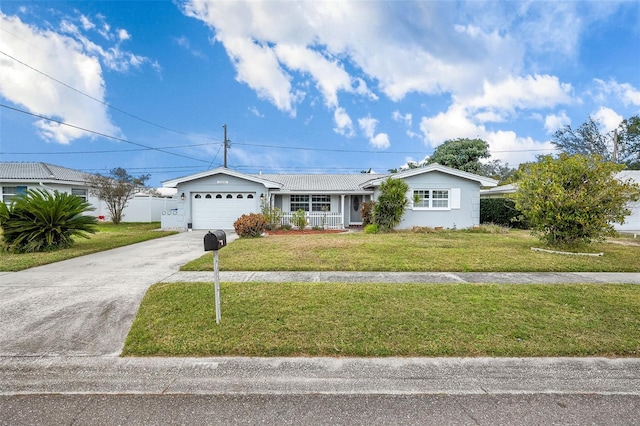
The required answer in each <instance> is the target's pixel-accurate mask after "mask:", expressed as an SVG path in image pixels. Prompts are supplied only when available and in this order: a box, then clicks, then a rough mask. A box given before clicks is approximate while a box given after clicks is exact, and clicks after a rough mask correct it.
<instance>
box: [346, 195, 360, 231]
mask: <svg viewBox="0 0 640 426" xmlns="http://www.w3.org/2000/svg"><path fill="white" fill-rule="evenodd" d="M363 198H364V196H363V195H352V196H351V209H350V210H351V214H350V215H349V223H350V224H352V225H358V224H362V213H360V207H362V202H363Z"/></svg>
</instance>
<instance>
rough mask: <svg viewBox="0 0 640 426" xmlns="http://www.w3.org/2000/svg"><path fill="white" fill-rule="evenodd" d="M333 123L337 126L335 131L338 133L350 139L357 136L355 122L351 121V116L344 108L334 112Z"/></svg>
mask: <svg viewBox="0 0 640 426" xmlns="http://www.w3.org/2000/svg"><path fill="white" fill-rule="evenodd" d="M333 122H334V123H335V126H336V127H334V128H333V130H334V131H335V132H336V133H338V134H341V135H343V136H346V137H348V138H350V137H353V136H354V135H355V133H354V131H353V121H352V120H351V117H349V114H348V113H347V112H346V111H345V110H344V108H342V107H338V108H336V109H335V111H333Z"/></svg>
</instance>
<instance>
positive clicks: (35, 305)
mask: <svg viewBox="0 0 640 426" xmlns="http://www.w3.org/2000/svg"><path fill="white" fill-rule="evenodd" d="M205 233H206V232H204V231H194V232H183V233H180V234H177V235H171V236H168V237H163V238H159V239H155V240H151V241H146V242H142V243H138V244H134V245H130V246H127V247H121V248H118V249H114V250H109V251H105V252H101V253H96V254H92V255H88V256H82V257H78V258H75V259H70V260H66V261H63V262H58V263H54V264H50V265H45V266H40V267H37V268H32V269H28V270H25V271H21V272H5V273H0V356H56V355H64V356H96V355H113V356H117V355H118V354H119V353H120V352H121V350H122V347H123V345H124V340H125V337H126V335H127V333H128V331H129V328H130V327H131V323H132V322H133V319H134V317H135V315H136V312H137V310H138V307H139V305H140V301H141V300H142V297H143V296H144V294H145V292H146V290H147V288H148V287H149V286H150V285H152V284H154V283H157V282H160V281H162V280H164V279H166V278H168V277H169V276H171V275H172V274H174V273H175V272H176V271H178V268H179V267H180V266H181V265H183V264H184V263H186V262H188V261H190V260H193V259H196V258H198V257H199V256H201V255H202V254H203V253H204V250H203V247H204V246H203V237H204V234H205ZM227 235H228V241H231V240H232V239H234V238H235V237H236V236H235V234H234V233H230V232H227Z"/></svg>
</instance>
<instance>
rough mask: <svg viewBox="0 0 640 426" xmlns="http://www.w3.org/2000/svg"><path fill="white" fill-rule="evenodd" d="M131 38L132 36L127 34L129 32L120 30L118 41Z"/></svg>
mask: <svg viewBox="0 0 640 426" xmlns="http://www.w3.org/2000/svg"><path fill="white" fill-rule="evenodd" d="M130 38H131V35H130V34H129V33H128V32H127V30H125V29H122V28H121V29H119V30H118V40H120V41H124V40H129V39H130Z"/></svg>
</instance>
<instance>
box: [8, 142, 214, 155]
mask: <svg viewBox="0 0 640 426" xmlns="http://www.w3.org/2000/svg"><path fill="white" fill-rule="evenodd" d="M218 145H220V146H222V144H218ZM197 146H211V144H210V143H197V144H190V145H174V146H160V147H158V148H134V149H104V150H100V151H62V152H54V151H43V152H7V151H0V154H5V155H67V154H109V153H114V152H139V151H151V150H154V149H175V148H192V147H197ZM218 149H219V148H218Z"/></svg>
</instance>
